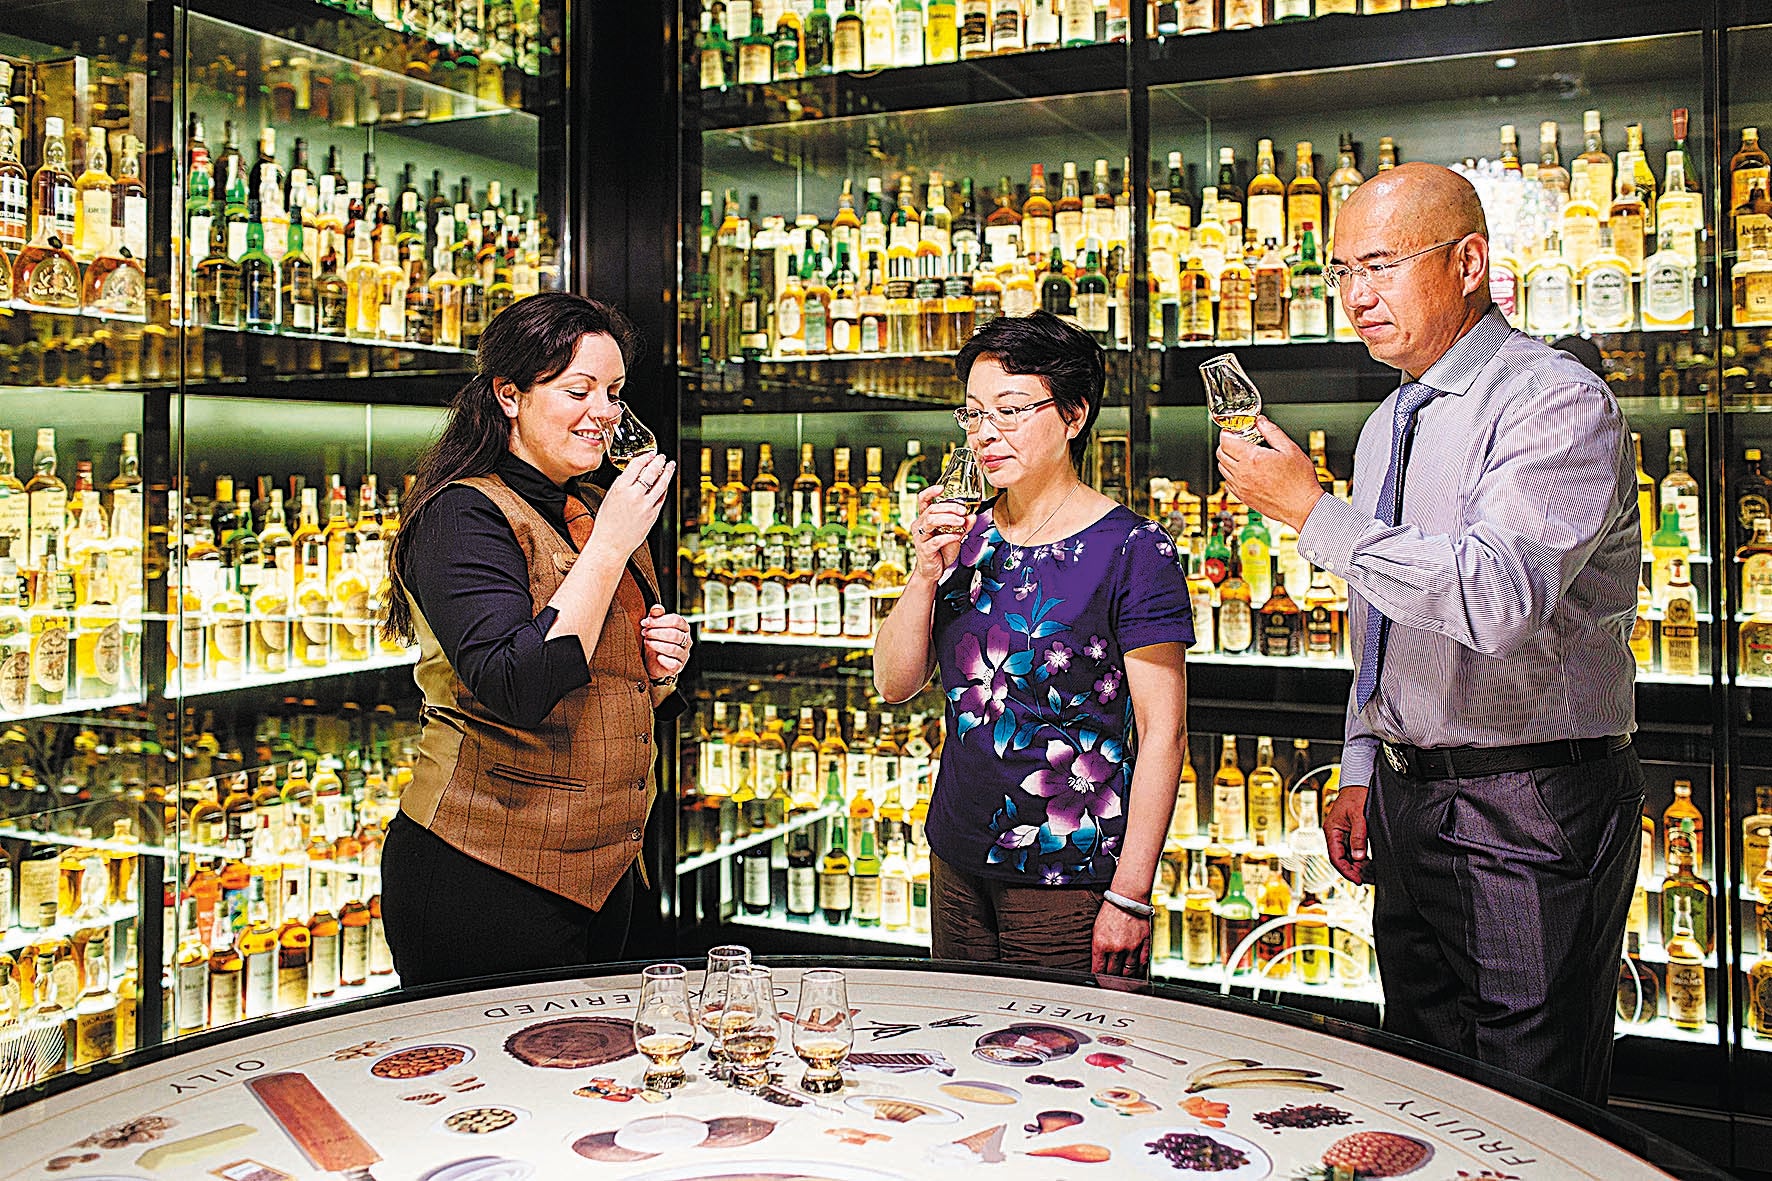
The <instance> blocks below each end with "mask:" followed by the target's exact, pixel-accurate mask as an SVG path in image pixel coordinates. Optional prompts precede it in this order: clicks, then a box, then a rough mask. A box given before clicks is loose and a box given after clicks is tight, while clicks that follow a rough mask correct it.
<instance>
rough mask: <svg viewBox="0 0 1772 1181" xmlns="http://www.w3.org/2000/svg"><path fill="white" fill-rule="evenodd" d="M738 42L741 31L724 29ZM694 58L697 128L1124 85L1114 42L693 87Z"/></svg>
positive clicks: (1121, 50) (746, 126)
mask: <svg viewBox="0 0 1772 1181" xmlns="http://www.w3.org/2000/svg"><path fill="white" fill-rule="evenodd" d="M727 33H728V35H729V36H730V37H731V38H732V39H733V41H734V42H736V41H737V39H738V37H739V36H740V35H741V33H734V32H733V31H732V30H727ZM698 66H699V63H697V67H695V68H694V73H693V77H694V78H695V81H694V82H693V83H691V90H690V92H689V93H690V94H691V95H692V96H694V99H693V101H694V104H695V108H696V110H695V117H696V120H697V122H698V123H699V124H700V126H702V127H703V128H706V129H709V130H713V129H719V130H722V131H739V130H754V129H758V128H762V127H767V126H770V125H775V124H803V123H809V122H816V121H821V120H823V121H829V120H833V119H843V118H849V117H854V116H860V115H881V114H891V113H898V112H904V111H921V110H925V109H928V108H932V107H934V108H941V107H962V106H975V105H978V104H985V103H999V102H1005V101H1016V100H1026V99H1035V98H1047V97H1054V96H1066V95H1071V94H1075V93H1078V92H1083V91H1101V90H1113V89H1115V88H1116V87H1119V86H1122V85H1124V84H1125V79H1126V47H1125V46H1124V45H1119V44H1096V45H1076V46H1067V47H1061V48H1045V49H1034V50H1026V51H1022V52H1018V53H1004V54H991V55H988V56H983V57H973V58H966V59H964V60H961V61H955V62H938V63H935V64H933V65H914V66H896V65H895V66H890V67H884V68H880V69H874V70H867V71H856V72H848V71H846V72H843V73H831V74H822V75H814V76H811V77H802V78H783V79H778V80H772V81H770V82H766V83H751V84H746V85H743V86H740V85H737V84H736V83H733V84H731V85H727V86H724V87H719V88H712V89H707V90H702V89H700V88H699V87H700V72H699V68H698Z"/></svg>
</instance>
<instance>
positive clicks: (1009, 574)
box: [927, 508, 1194, 886]
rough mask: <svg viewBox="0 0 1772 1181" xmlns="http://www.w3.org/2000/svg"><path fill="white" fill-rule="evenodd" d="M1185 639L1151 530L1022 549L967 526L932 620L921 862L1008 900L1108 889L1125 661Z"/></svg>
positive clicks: (1165, 540)
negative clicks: (930, 791)
mask: <svg viewBox="0 0 1772 1181" xmlns="http://www.w3.org/2000/svg"><path fill="white" fill-rule="evenodd" d="M1193 639H1194V629H1193V619H1192V617H1191V615H1190V613H1189V609H1188V588H1187V575H1186V573H1185V571H1184V569H1183V567H1182V564H1181V559H1180V558H1179V557H1178V556H1177V554H1176V551H1175V546H1174V545H1173V544H1172V543H1171V542H1170V540H1169V536H1168V535H1167V534H1166V533H1164V532H1163V530H1162V528H1161V526H1159V525H1157V524H1156V522H1154V521H1148V520H1146V519H1145V518H1143V517H1140V516H1138V515H1137V514H1136V513H1134V512H1132V511H1131V510H1130V509H1126V508H1114V509H1113V510H1112V511H1110V512H1109V513H1108V514H1107V515H1106V516H1104V517H1102V518H1101V520H1099V521H1097V522H1095V523H1094V524H1093V525H1090V526H1088V527H1087V528H1085V529H1083V530H1082V531H1081V532H1079V533H1076V534H1073V535H1072V536H1070V537H1067V538H1065V539H1064V540H1062V541H1057V542H1052V543H1050V544H1046V545H1041V546H1037V547H1034V548H1031V549H1026V548H1022V547H1019V546H1015V545H1012V544H1010V543H1008V542H1006V541H1004V540H1003V536H1002V534H1000V533H998V532H997V528H996V525H995V524H994V523H993V522H992V520H991V513H990V512H989V511H988V510H987V511H986V512H983V513H981V514H979V518H978V520H977V521H976V522H975V523H974V525H973V528H972V531H971V532H970V533H968V534H967V536H966V539H965V541H964V542H963V543H962V544H961V546H960V556H959V561H958V564H957V565H956V566H955V568H954V569H953V570H952V571H951V572H950V573H949V574H948V575H947V577H946V579H945V580H944V581H943V583H942V585H941V589H940V591H939V592H938V594H937V597H936V604H935V650H936V654H937V658H938V660H939V663H940V668H941V682H942V687H943V688H944V689H945V690H946V692H947V699H948V700H947V720H946V735H947V736H946V740H945V743H944V745H943V748H942V758H941V771H940V774H939V776H938V777H937V779H936V784H935V794H934V797H933V798H932V800H931V801H930V806H929V819H928V826H927V831H928V836H929V845H930V848H931V849H932V850H933V851H934V853H935V855H936V856H937V857H940V858H941V859H942V860H943V861H945V862H947V863H948V864H949V865H952V866H954V867H955V868H956V869H961V870H964V871H966V872H968V873H975V874H981V875H984V876H987V877H993V878H1001V879H1006V880H1008V881H1012V882H1015V883H1017V884H1019V885H1047V886H1105V885H1107V884H1108V882H1109V881H1110V880H1111V879H1112V878H1113V875H1114V868H1115V865H1116V863H1117V861H1118V860H1119V852H1120V845H1121V841H1122V839H1123V838H1124V836H1125V831H1126V807H1127V796H1128V793H1129V792H1130V790H1131V785H1132V759H1133V755H1134V750H1135V746H1136V739H1135V736H1134V733H1133V715H1132V696H1131V694H1130V693H1129V692H1128V691H1127V688H1126V667H1125V654H1126V653H1127V652H1130V651H1132V650H1133V649H1135V648H1142V647H1144V646H1146V645H1147V644H1170V643H1178V644H1191V643H1193Z"/></svg>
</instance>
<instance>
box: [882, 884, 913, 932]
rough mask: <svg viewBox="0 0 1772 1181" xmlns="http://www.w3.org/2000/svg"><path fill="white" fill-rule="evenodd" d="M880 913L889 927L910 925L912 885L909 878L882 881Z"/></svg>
mask: <svg viewBox="0 0 1772 1181" xmlns="http://www.w3.org/2000/svg"><path fill="white" fill-rule="evenodd" d="M880 912H881V916H882V917H883V918H884V919H885V922H886V925H887V926H889V927H907V926H909V925H910V922H911V883H910V879H909V878H901V877H890V878H881V879H880Z"/></svg>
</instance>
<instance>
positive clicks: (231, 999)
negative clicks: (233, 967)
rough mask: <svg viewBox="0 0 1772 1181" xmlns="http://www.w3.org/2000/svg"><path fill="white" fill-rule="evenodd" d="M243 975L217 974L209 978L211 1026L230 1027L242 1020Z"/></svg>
mask: <svg viewBox="0 0 1772 1181" xmlns="http://www.w3.org/2000/svg"><path fill="white" fill-rule="evenodd" d="M240 986H241V974H240V973H239V972H216V973H213V974H212V975H211V976H210V977H209V1024H210V1025H212V1026H214V1025H230V1024H232V1023H233V1022H235V1021H238V1020H240V1002H241V987H240Z"/></svg>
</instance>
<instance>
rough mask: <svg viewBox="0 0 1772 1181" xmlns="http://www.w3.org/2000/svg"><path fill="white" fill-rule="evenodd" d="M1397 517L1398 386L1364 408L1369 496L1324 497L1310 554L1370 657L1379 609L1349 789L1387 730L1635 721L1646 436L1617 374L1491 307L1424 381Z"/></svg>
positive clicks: (1499, 742) (1307, 534)
mask: <svg viewBox="0 0 1772 1181" xmlns="http://www.w3.org/2000/svg"><path fill="white" fill-rule="evenodd" d="M1420 380H1421V381H1423V382H1425V383H1426V384H1428V385H1430V386H1432V387H1433V388H1434V389H1436V390H1439V391H1441V394H1440V396H1439V397H1437V398H1435V399H1434V400H1433V401H1431V402H1429V403H1428V404H1427V405H1426V406H1424V407H1423V408H1422V409H1421V411H1420V412H1419V414H1418V416H1417V419H1416V430H1415V438H1414V442H1413V444H1412V445H1411V446H1410V448H1409V454H1408V456H1407V461H1408V462H1407V467H1406V469H1405V472H1404V482H1403V511H1402V517H1401V518H1400V520H1401V524H1399V525H1397V526H1395V527H1392V526H1388V525H1385V524H1383V523H1382V522H1381V521H1380V520H1379V519H1378V512H1377V501H1378V490H1379V485H1380V484H1381V483H1382V482H1383V480H1384V474H1385V470H1386V469H1387V468H1388V467H1389V465H1390V458H1391V456H1390V449H1391V413H1392V408H1393V407H1394V405H1395V404H1396V395H1395V394H1392V395H1391V396H1390V397H1388V398H1386V399H1385V401H1384V403H1383V404H1382V405H1381V406H1380V407H1379V408H1378V410H1377V411H1375V412H1374V413H1373V415H1372V416H1371V417H1370V418H1369V419H1367V420H1366V426H1365V429H1363V430H1362V431H1361V432H1360V442H1359V446H1358V448H1357V449H1356V451H1355V452H1354V480H1353V503H1352V504H1351V505H1350V504H1348V503H1346V502H1343V501H1341V500H1337V499H1336V498H1335V497H1332V496H1325V497H1323V498H1322V499H1321V500H1319V501H1318V502H1317V505H1316V507H1315V508H1314V509H1313V510H1312V511H1311V514H1310V516H1309V518H1308V519H1307V520H1306V521H1305V524H1304V527H1303V528H1302V529H1300V530H1299V534H1298V548H1299V552H1300V553H1302V554H1303V555H1304V556H1305V558H1306V559H1308V560H1309V561H1311V562H1312V563H1314V564H1315V565H1317V566H1321V567H1322V568H1324V569H1326V570H1328V571H1329V572H1330V573H1332V574H1335V575H1337V576H1339V577H1341V578H1343V579H1345V580H1346V581H1347V584H1348V619H1347V627H1348V635H1349V637H1350V646H1351V647H1352V655H1353V660H1354V665H1355V667H1358V666H1359V662H1360V649H1361V646H1362V643H1363V640H1364V637H1365V634H1366V613H1367V612H1368V611H1370V610H1372V609H1374V608H1376V609H1377V610H1379V611H1382V612H1383V613H1384V615H1385V616H1386V617H1387V618H1388V619H1390V621H1391V628H1390V634H1389V638H1388V641H1387V644H1386V650H1385V653H1384V664H1383V666H1382V668H1381V669H1380V670H1379V681H1378V690H1377V692H1376V693H1375V694H1374V695H1373V697H1372V700H1371V701H1370V702H1368V703H1367V706H1366V708H1365V709H1364V710H1363V711H1356V709H1355V705H1354V694H1353V693H1351V692H1350V694H1349V698H1348V711H1347V745H1346V748H1345V749H1344V750H1343V752H1342V782H1344V783H1346V784H1349V785H1355V786H1357V785H1369V784H1371V782H1372V776H1373V768H1374V764H1375V762H1376V759H1377V755H1378V741H1379V740H1380V739H1382V740H1384V741H1388V742H1393V743H1399V744H1406V745H1410V746H1421V747H1455V746H1474V747H1504V746H1515V745H1519V744H1522V743H1534V742H1548V741H1553V740H1558V739H1568V738H1599V737H1606V736H1609V735H1615V734H1627V733H1630V732H1631V731H1633V730H1634V729H1635V728H1636V695H1635V678H1636V661H1635V659H1634V658H1633V657H1632V655H1631V651H1630V631H1631V626H1632V624H1633V622H1634V621H1635V618H1636V610H1637V584H1638V581H1639V580H1640V578H1641V577H1642V534H1641V532H1640V528H1639V525H1638V514H1637V495H1636V467H1635V463H1634V461H1633V459H1632V455H1631V444H1630V428H1629V426H1628V425H1627V424H1626V423H1625V420H1624V415H1623V413H1622V412H1621V411H1620V410H1619V407H1618V403H1617V401H1616V400H1615V399H1614V398H1613V397H1612V393H1611V391H1610V390H1608V389H1607V388H1606V384H1605V382H1603V381H1601V380H1600V379H1599V378H1598V377H1596V376H1595V375H1594V374H1592V373H1591V372H1589V371H1588V370H1587V369H1586V368H1584V367H1583V366H1582V365H1581V364H1580V363H1578V362H1577V361H1575V360H1574V359H1573V358H1572V357H1570V356H1568V355H1567V354H1566V353H1562V352H1559V351H1557V350H1555V349H1552V348H1549V347H1547V346H1546V345H1544V344H1542V343H1540V342H1538V341H1535V340H1533V339H1532V338H1531V337H1528V336H1526V335H1524V334H1523V333H1520V332H1516V331H1514V330H1513V329H1511V328H1509V327H1508V325H1507V321H1506V320H1504V319H1503V318H1502V316H1501V314H1500V313H1499V312H1497V311H1495V310H1493V309H1491V310H1490V312H1489V314H1488V315H1487V316H1485V317H1483V319H1482V320H1481V321H1479V322H1478V323H1477V324H1476V326H1474V327H1473V328H1472V329H1471V330H1470V331H1469V332H1467V333H1466V334H1465V335H1464V336H1463V337H1461V338H1460V339H1459V340H1458V342H1457V343H1456V344H1454V345H1453V346H1452V348H1451V349H1449V350H1447V352H1446V354H1445V355H1444V356H1442V357H1441V358H1440V359H1439V360H1438V361H1436V362H1435V363H1434V365H1433V366H1432V367H1431V368H1430V369H1429V370H1428V371H1427V372H1426V373H1424V374H1422V375H1421V379H1420Z"/></svg>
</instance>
